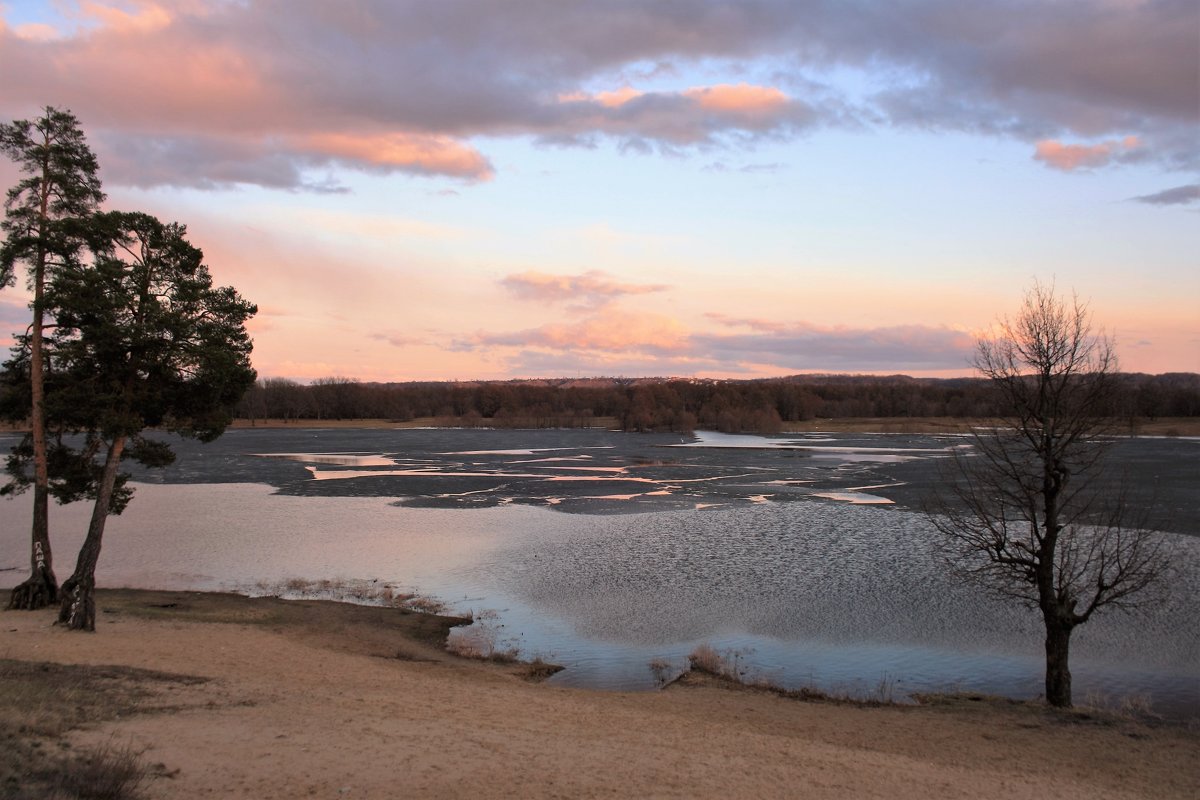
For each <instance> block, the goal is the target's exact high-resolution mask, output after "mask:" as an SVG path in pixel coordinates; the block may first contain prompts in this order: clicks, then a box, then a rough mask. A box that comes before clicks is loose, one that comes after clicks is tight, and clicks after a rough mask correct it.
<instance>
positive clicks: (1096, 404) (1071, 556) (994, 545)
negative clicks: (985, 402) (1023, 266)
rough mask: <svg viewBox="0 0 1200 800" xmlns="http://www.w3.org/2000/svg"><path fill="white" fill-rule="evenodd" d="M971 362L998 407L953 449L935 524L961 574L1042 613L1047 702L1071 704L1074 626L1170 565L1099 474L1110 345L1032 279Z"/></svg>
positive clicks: (1122, 603) (1127, 597) (1078, 308)
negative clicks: (962, 447)
mask: <svg viewBox="0 0 1200 800" xmlns="http://www.w3.org/2000/svg"><path fill="white" fill-rule="evenodd" d="M974 366H975V367H976V369H978V370H979V371H980V372H981V373H982V374H983V376H984V377H986V378H987V379H989V381H990V382H991V385H992V387H993V390H994V391H995V393H996V395H997V404H998V407H999V408H1001V409H1003V412H1002V413H1003V415H1004V416H1003V418H1002V419H1001V420H1000V421H999V424H997V425H996V426H995V427H994V428H992V429H990V430H987V431H979V432H977V433H976V434H975V436H974V447H973V448H972V450H971V451H970V452H968V453H966V454H962V455H959V456H956V457H955V459H954V462H953V465H954V469H953V474H952V475H951V476H949V477H950V478H951V480H949V481H948V484H949V485H948V486H947V488H946V490H945V491H946V493H947V495H948V496H946V497H944V498H942V502H939V503H938V505H937V508H936V509H935V510H936V511H937V513H935V514H933V515H932V520H933V522H934V524H935V525H936V526H937V528H938V529H939V530H940V531H941V532H942V533H943V534H944V535H945V536H946V537H947V539H946V541H947V543H948V544H949V545H950V547H949V551H950V553H951V558H952V561H953V563H954V565H955V566H956V568H957V569H958V571H959V572H960V573H961V574H963V575H966V576H969V577H971V578H973V579H976V580H978V581H980V582H982V583H983V584H984V585H986V586H988V587H990V588H992V589H994V590H996V591H998V592H1000V593H1001V594H1002V595H1004V596H1006V597H1009V598H1013V599H1016V600H1018V601H1020V602H1023V603H1025V604H1027V605H1028V606H1030V607H1032V608H1036V609H1038V610H1039V611H1040V612H1041V615H1042V620H1043V622H1044V623H1045V630H1046V700H1047V702H1048V703H1050V704H1051V705H1054V706H1062V707H1069V706H1070V705H1071V670H1070V667H1069V663H1068V656H1069V650H1070V641H1071V633H1072V631H1074V629H1075V628H1076V627H1077V626H1079V625H1082V624H1083V623H1085V622H1087V621H1088V620H1089V619H1091V617H1092V615H1093V614H1094V613H1095V612H1096V611H1098V610H1100V609H1101V608H1105V607H1109V606H1111V607H1126V608H1128V607H1131V606H1132V605H1134V604H1135V602H1136V600H1137V598H1135V595H1137V593H1138V592H1141V591H1142V590H1143V589H1145V588H1147V587H1148V586H1150V585H1151V584H1153V583H1154V582H1155V581H1156V580H1157V579H1158V578H1159V577H1160V575H1161V573H1162V572H1163V569H1164V567H1165V556H1164V553H1163V552H1162V542H1161V538H1160V537H1159V536H1158V534H1155V533H1153V532H1151V531H1149V530H1147V529H1146V527H1145V526H1144V525H1142V524H1138V522H1137V521H1135V520H1133V519H1131V516H1132V515H1131V510H1130V508H1129V506H1128V504H1127V503H1126V502H1125V500H1124V497H1123V495H1122V493H1121V492H1120V491H1119V490H1117V489H1114V482H1113V481H1111V480H1106V479H1105V478H1104V469H1105V460H1104V456H1105V453H1106V451H1107V450H1108V444H1109V442H1110V441H1111V425H1112V422H1113V420H1112V417H1111V402H1112V399H1113V395H1114V393H1115V392H1116V391H1117V389H1118V385H1117V360H1116V356H1115V353H1114V348H1113V342H1112V340H1111V339H1110V338H1109V337H1107V336H1105V335H1104V334H1103V333H1102V332H1097V331H1095V330H1093V328H1092V321H1091V314H1090V312H1089V311H1088V309H1087V306H1086V304H1084V303H1082V302H1080V301H1079V299H1078V298H1077V297H1074V296H1072V297H1071V298H1070V299H1064V298H1061V297H1058V296H1056V295H1055V292H1054V287H1053V286H1049V287H1047V286H1044V285H1042V284H1039V283H1035V284H1034V286H1033V288H1032V289H1031V290H1030V291H1029V292H1028V293H1026V295H1025V298H1024V303H1023V305H1022V307H1021V309H1020V312H1019V313H1018V314H1017V316H1016V318H1015V319H1011V320H1010V319H1004V320H1002V321H1001V322H1000V323H999V326H998V330H997V331H995V333H994V335H992V336H989V337H986V338H983V339H981V340H980V341H979V342H978V346H977V351H976V355H975V360H974Z"/></svg>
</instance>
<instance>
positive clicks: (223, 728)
mask: <svg viewBox="0 0 1200 800" xmlns="http://www.w3.org/2000/svg"><path fill="white" fill-rule="evenodd" d="M51 621H52V615H51V614H50V613H48V612H46V613H43V612H34V613H28V612H5V613H3V615H0V657H3V658H20V659H27V660H40V661H55V662H60V663H82V664H121V665H133V666H138V667H143V668H148V669H154V670H163V671H168V672H176V673H186V674H191V675H201V676H205V677H208V678H212V679H213V680H212V681H211V682H209V683H206V684H202V685H199V686H186V685H178V686H171V687H169V688H168V690H167V691H169V693H170V694H171V697H172V704H173V705H176V706H178V710H176V711H173V712H168V713H152V714H138V715H135V716H133V717H128V718H125V719H121V720H117V721H114V722H110V723H105V724H103V725H101V726H99V727H98V728H96V729H94V730H88V731H83V732H78V733H76V734H73V737H74V738H75V740H76V741H77V742H78V743H80V744H87V743H93V742H100V741H106V740H108V739H110V738H112V737H115V738H116V740H117V741H119V742H124V741H132V743H133V744H134V745H135V746H136V747H137V748H139V749H144V750H145V755H144V758H145V759H146V760H147V761H150V762H162V763H163V764H165V765H166V767H167V769H168V770H178V772H177V773H176V774H175V775H174V777H171V778H161V779H159V780H157V781H156V782H155V783H154V784H153V786H152V789H151V794H152V795H153V796H155V797H165V798H198V797H222V798H263V799H265V798H295V797H327V798H385V797H472V798H487V797H529V798H541V797H663V798H669V797H688V798H695V797H721V798H730V797H805V798H845V797H857V798H873V797H879V798H922V800H929V799H930V798H950V797H961V798H966V797H970V798H988V797H997V798H1000V797H1003V798H1039V799H1040V798H1047V797H1060V798H1068V797H1079V798H1094V799H1095V800H1100V799H1102V798H1144V797H1158V798H1170V797H1178V798H1195V797H1197V796H1200V736H1198V735H1197V734H1196V733H1191V732H1188V731H1184V730H1179V729H1165V728H1146V727H1144V726H1139V725H1135V724H1132V723H1099V722H1096V721H1095V720H1078V719H1073V718H1064V717H1063V716H1061V715H1050V714H1046V713H1044V712H1042V711H1040V710H1037V709H1029V708H1028V707H1024V706H1020V707H1009V706H1000V705H989V704H983V703H974V704H972V703H969V702H967V701H962V702H961V703H957V704H947V705H945V706H937V707H922V708H911V707H909V708H897V707H890V708H860V707H854V706H846V705H831V704H819V703H802V702H797V701H793V700H787V699H783V698H779V697H776V696H773V695H769V694H764V693H759V692H749V691H734V690H729V689H724V688H716V687H700V688H690V687H679V688H673V689H670V690H668V691H664V692H658V693H602V692H593V691H585V690H571V689H558V688H552V687H548V686H544V685H534V684H530V683H527V682H524V681H521V680H520V679H518V678H515V677H513V676H512V675H509V674H506V673H504V672H503V671H501V670H496V669H489V668H487V667H484V666H481V665H477V664H473V663H455V662H453V661H450V662H447V661H444V660H440V659H441V656H440V655H439V654H438V653H436V652H435V651H430V652H428V653H427V654H426V655H428V656H429V657H430V658H433V659H439V660H434V661H420V660H398V659H396V658H385V657H383V655H385V654H383V653H379V654H374V655H372V654H370V653H369V652H362V651H361V650H362V648H357V649H356V648H353V647H348V646H346V644H345V642H344V641H333V640H325V639H323V637H321V636H319V635H313V634H312V632H311V631H309V632H307V633H305V634H299V633H297V632H296V631H295V630H291V629H283V628H280V629H272V628H270V627H264V626H262V625H238V624H228V623H198V622H181V621H171V620H154V619H143V618H137V617H127V616H117V617H109V616H106V615H103V614H102V615H101V619H100V620H99V623H98V632H97V633H96V634H95V635H86V634H72V633H68V632H66V631H63V630H60V629H58V628H54V627H52V626H51V624H50V623H51ZM373 646H374V645H373ZM367 649H370V648H367ZM393 652H394V651H393ZM408 652H409V655H410V657H411V656H414V655H415V656H417V657H421V655H422V651H421V650H420V648H416V649H415V650H414V649H411V648H410V649H409V651H408Z"/></svg>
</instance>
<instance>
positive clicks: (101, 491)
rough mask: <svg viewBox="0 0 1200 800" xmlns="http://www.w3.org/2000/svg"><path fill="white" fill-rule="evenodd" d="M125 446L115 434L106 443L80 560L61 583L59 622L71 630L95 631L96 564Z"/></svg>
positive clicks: (80, 549)
mask: <svg viewBox="0 0 1200 800" xmlns="http://www.w3.org/2000/svg"><path fill="white" fill-rule="evenodd" d="M124 449H125V437H124V436H118V437H116V438H115V439H114V440H113V442H112V444H111V445H109V448H108V455H107V456H106V457H105V461H104V472H103V473H102V475H101V478H100V486H99V487H97V490H96V504H95V505H94V506H93V507H92V521H91V523H90V524H89V525H88V532H87V537H86V538H85V539H84V540H83V546H82V547H80V548H79V559H78V560H77V561H76V562H75V572H74V573H73V574H72V575H71V577H69V578H67V580H66V581H64V582H63V585H62V606H61V607H60V608H59V610H58V622H59V624H60V625H66V626H67V628H69V629H70V630H73V631H94V630H96V597H95V592H96V563H97V562H98V561H99V560H100V544H101V542H102V540H103V538H104V525H105V523H106V522H107V521H108V509H109V504H110V503H111V501H112V493H113V487H114V486H115V485H116V482H117V472H118V471H119V469H120V467H121V453H122V451H124Z"/></svg>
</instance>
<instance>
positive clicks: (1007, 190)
mask: <svg viewBox="0 0 1200 800" xmlns="http://www.w3.org/2000/svg"><path fill="white" fill-rule="evenodd" d="M46 105H53V106H57V107H60V108H66V109H70V110H71V111H73V112H74V113H75V114H76V116H78V117H79V119H80V121H81V123H82V125H83V128H84V130H85V132H86V134H87V136H88V140H89V142H90V144H91V145H92V147H93V149H94V150H95V151H96V153H97V155H98V156H99V159H100V164H101V177H102V179H103V181H104V187H105V190H106V192H107V193H108V203H107V205H108V207H110V208H117V209H127V210H144V211H148V212H150V213H153V214H155V215H157V216H159V217H160V218H162V219H164V220H178V221H180V222H183V223H185V224H186V225H187V226H188V229H189V234H190V238H191V240H192V242H193V243H194V244H196V245H198V246H200V247H201V248H203V250H204V252H205V254H206V258H207V261H208V263H209V265H210V267H211V269H212V272H213V274H214V276H215V277H216V279H217V281H218V282H220V283H223V284H232V285H234V286H236V287H237V288H238V289H239V291H241V292H242V294H243V295H245V296H246V297H247V298H248V299H250V300H252V301H254V302H256V303H258V305H259V309H260V311H259V315H258V317H257V318H256V319H255V321H254V322H253V324H252V332H253V335H254V339H255V353H254V363H255V366H256V368H257V369H258V371H259V374H260V376H262V377H288V378H294V379H297V380H302V381H307V380H311V379H314V378H319V377H326V376H343V377H351V378H358V379H361V380H371V381H376V380H378V381H387V380H431V379H474V378H508V377H574V376H587V375H609V376H616V375H620V376H642V375H659V376H699V377H763V376H770V375H785V374H792V373H798V372H856V373H907V374H910V375H961V374H970V369H969V364H968V362H969V359H970V355H971V349H972V345H973V341H974V339H975V337H976V336H978V335H980V334H981V333H982V332H984V331H985V330H986V329H987V328H988V326H989V325H991V324H992V323H993V322H994V321H995V320H996V318H997V317H999V316H1002V315H1004V314H1006V313H1011V312H1013V311H1015V310H1016V308H1017V306H1018V304H1019V302H1020V299H1021V295H1022V294H1023V292H1024V291H1026V290H1027V289H1028V288H1029V286H1030V285H1031V284H1032V283H1033V281H1034V280H1035V279H1036V280H1041V281H1043V282H1047V283H1049V282H1054V284H1055V285H1056V287H1057V288H1058V289H1059V290H1060V291H1063V292H1070V291H1071V290H1074V291H1076V292H1077V293H1078V294H1079V295H1080V296H1081V297H1083V298H1085V299H1087V300H1088V301H1089V302H1090V306H1091V309H1092V311H1093V313H1094V316H1095V320H1096V322H1097V324H1098V325H1100V326H1103V327H1104V328H1105V329H1106V330H1107V331H1108V332H1110V333H1112V334H1113V335H1114V336H1115V337H1116V341H1117V347H1118V353H1119V355H1120V359H1121V366H1122V368H1123V369H1125V370H1128V371H1140V372H1153V373H1158V372H1168V371H1194V372H1200V213H1198V212H1200V4H1198V3H1197V2H1196V0H1165V1H1163V2H1155V1H1154V0H1146V1H1145V2H1142V1H1141V0H1030V1H1027V2H1019V1H1018V0H993V1H992V2H986V3H969V2H966V3H964V2H962V0H893V1H891V2H884V1H883V0H879V2H869V1H867V0H862V1H859V0H846V1H845V2H834V1H833V0H827V1H826V2H819V1H817V0H813V2H808V1H807V0H775V1H773V2H772V1H771V0H747V1H746V2H708V0H661V2H651V0H639V1H634V0H605V1H603V2H601V1H600V0H594V1H588V0H340V2H319V1H318V0H208V1H207V2H206V1H205V0H163V1H162V2H142V1H141V0H130V1H129V2H115V1H112V0H110V1H109V2H65V0H64V1H63V2H57V1H55V0H46V1H44V2H22V1H21V0H17V1H16V2H13V1H12V0H7V1H5V0H0V119H3V120H6V121H7V120H11V119H18V118H33V117H36V116H38V115H39V113H40V109H41V108H42V107H44V106H46ZM16 177H17V173H16V171H15V169H14V167H13V166H12V164H10V163H9V162H7V161H4V162H2V163H0V186H2V187H7V186H11V185H12V184H13V183H14V182H15V180H16ZM26 303H27V297H26V295H25V294H24V293H23V292H22V284H18V286H17V287H15V288H12V289H6V290H4V291H3V292H0V344H4V343H6V342H9V343H10V342H11V338H8V339H5V338H4V335H5V334H7V333H8V332H9V331H13V330H17V329H19V328H23V327H24V326H25V325H26V324H27V316H28V311H27V309H26V307H25V304H26Z"/></svg>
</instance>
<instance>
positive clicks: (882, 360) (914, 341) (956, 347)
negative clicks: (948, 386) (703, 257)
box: [690, 315, 975, 372]
mask: <svg viewBox="0 0 1200 800" xmlns="http://www.w3.org/2000/svg"><path fill="white" fill-rule="evenodd" d="M710 316H713V317H715V318H717V319H718V321H720V322H721V323H722V324H724V325H725V326H727V327H746V328H749V329H750V332H748V333H725V332H717V333H704V334H697V335H694V336H692V337H691V340H690V347H691V349H692V350H693V351H694V352H699V353H706V354H709V355H710V356H711V357H713V358H714V359H717V360H719V361H720V362H722V363H745V362H754V363H760V364H772V365H775V366H777V367H779V368H781V369H782V370H783V371H785V372H805V371H836V372H881V371H883V372H887V371H897V372H904V371H926V370H947V369H961V368H964V367H966V365H967V363H968V361H969V359H970V356H971V353H972V351H973V350H974V347H975V338H974V337H973V336H972V335H971V334H969V333H967V332H965V331H961V330H956V329H953V328H949V327H945V326H930V325H895V326H886V327H879V328H847V327H821V326H817V325H813V324H810V323H804V322H800V323H779V322H772V321H769V320H750V319H733V318H722V317H719V316H718V315H710Z"/></svg>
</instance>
